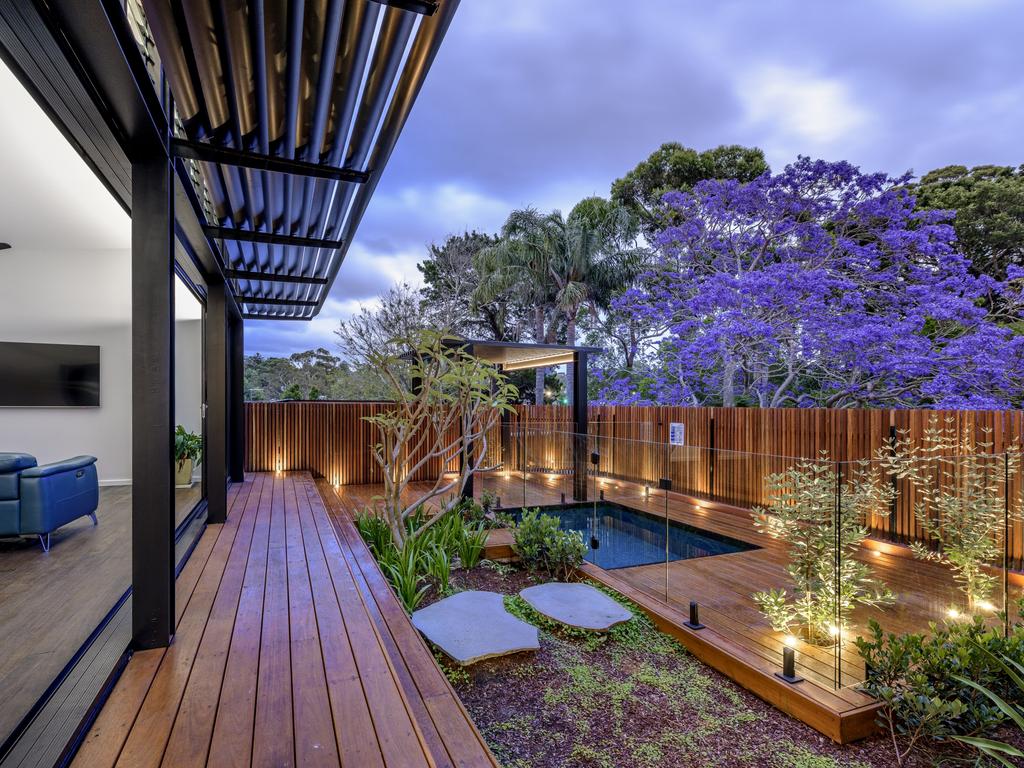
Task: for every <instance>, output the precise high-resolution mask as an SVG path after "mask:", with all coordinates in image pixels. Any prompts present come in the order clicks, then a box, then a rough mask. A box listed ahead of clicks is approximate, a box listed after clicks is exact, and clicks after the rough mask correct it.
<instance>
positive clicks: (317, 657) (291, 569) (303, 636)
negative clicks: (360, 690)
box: [285, 477, 339, 767]
mask: <svg viewBox="0 0 1024 768" xmlns="http://www.w3.org/2000/svg"><path fill="white" fill-rule="evenodd" d="M301 491H302V493H303V494H304V493H305V489H304V488H302V489H301ZM285 511H286V516H285V521H286V526H285V527H286V534H285V538H286V541H287V548H288V616H289V620H290V627H291V660H292V703H293V707H294V716H295V761H296V764H297V765H301V766H311V767H313V766H334V765H337V764H338V762H339V755H338V744H337V740H336V737H335V732H334V718H333V714H332V711H331V702H330V697H329V696H328V695H327V675H326V671H325V669H324V659H323V654H322V652H321V647H320V631H319V627H318V625H317V617H316V611H315V608H314V605H313V591H312V586H311V583H310V573H309V567H308V564H307V558H308V554H307V551H306V545H305V541H304V539H303V533H302V527H301V521H300V519H299V508H298V500H297V498H296V488H295V480H294V479H293V478H292V477H288V478H287V480H286V481H285ZM311 544H313V543H312V542H311ZM315 544H316V545H317V546H318V545H319V542H316V543H315ZM319 586H320V585H318V587H319Z"/></svg>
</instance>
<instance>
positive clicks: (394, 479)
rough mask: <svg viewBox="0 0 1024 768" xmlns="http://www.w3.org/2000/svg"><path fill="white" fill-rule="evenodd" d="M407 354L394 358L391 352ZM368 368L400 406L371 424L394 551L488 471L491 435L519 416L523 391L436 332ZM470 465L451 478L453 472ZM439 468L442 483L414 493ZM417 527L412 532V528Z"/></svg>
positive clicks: (418, 335)
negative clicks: (504, 419) (446, 500)
mask: <svg viewBox="0 0 1024 768" xmlns="http://www.w3.org/2000/svg"><path fill="white" fill-rule="evenodd" d="M393 349H400V350H407V351H406V352H405V353H404V354H394V353H392V352H389V351H388V350H393ZM366 359H367V362H368V363H369V364H370V365H371V366H373V368H374V369H375V370H376V371H377V372H378V374H379V375H380V376H381V378H382V379H383V380H384V381H385V382H386V383H387V385H388V388H389V390H390V395H391V398H392V399H393V400H394V401H395V403H394V406H393V407H391V408H388V409H387V410H386V411H383V412H382V413H378V414H375V415H373V416H366V417H364V419H365V420H366V421H368V422H369V423H370V424H372V425H373V426H374V427H375V428H376V430H377V434H378V438H379V439H378V442H377V443H376V444H374V445H373V446H372V455H373V459H374V461H375V462H376V463H377V464H378V466H380V468H381V470H382V472H383V474H384V494H383V512H384V515H385V518H386V519H387V522H388V525H389V526H390V528H391V534H392V536H393V537H394V541H395V544H396V545H397V546H398V547H399V548H401V547H402V545H403V544H404V542H405V541H406V539H408V538H415V537H416V536H418V535H419V534H420V533H422V532H423V531H424V530H426V529H427V528H429V527H430V526H431V525H433V524H434V523H435V522H436V521H437V520H439V519H441V518H442V517H443V516H442V515H436V516H434V517H433V518H427V519H423V516H420V515H414V513H415V512H416V510H418V509H420V508H422V505H423V504H424V503H426V502H427V501H429V500H430V499H433V498H437V497H438V496H443V495H444V494H447V493H451V492H455V493H461V491H462V489H463V488H464V487H465V485H466V481H467V480H468V479H469V478H470V476H471V475H472V474H473V473H474V472H476V471H478V470H480V469H481V468H483V464H484V461H485V460H486V456H487V434H488V432H489V431H490V430H491V429H492V428H493V427H495V426H496V425H497V424H498V422H499V420H500V418H501V414H502V413H505V412H507V411H510V410H511V409H512V407H513V406H512V405H511V403H512V402H514V401H515V398H516V396H517V392H516V388H515V387H514V386H513V385H511V384H509V383H508V381H507V379H506V378H505V376H504V375H503V374H502V373H501V372H500V371H498V370H497V369H496V368H495V367H494V366H493V365H491V364H489V363H486V362H484V361H483V360H480V359H479V358H477V357H474V356H473V355H471V354H469V353H468V352H466V350H465V349H464V348H463V347H460V346H458V343H457V340H456V339H453V338H451V337H449V336H446V335H445V334H444V333H442V332H439V331H433V330H419V331H413V332H411V333H410V334H409V335H408V336H406V337H401V338H396V339H392V340H391V341H389V343H388V344H387V345H384V348H383V349H369V350H368V351H367V352H366ZM460 455H461V456H462V457H463V460H462V461H461V462H460V463H459V470H458V472H457V473H456V475H455V477H454V478H450V476H449V473H448V472H447V468H448V467H449V465H450V464H452V462H453V461H454V460H456V459H458V458H459V457H460ZM429 466H437V468H438V469H437V478H436V479H435V480H434V481H433V482H432V483H431V485H430V488H429V489H428V490H426V491H424V492H422V493H409V490H410V483H411V482H412V479H413V478H414V477H417V475H418V474H419V473H420V472H421V471H425V470H426V468H427V467H429ZM410 520H413V521H416V524H413V525H410V524H408V521H410Z"/></svg>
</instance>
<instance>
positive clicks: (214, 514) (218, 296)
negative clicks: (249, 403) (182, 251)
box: [204, 281, 230, 523]
mask: <svg viewBox="0 0 1024 768" xmlns="http://www.w3.org/2000/svg"><path fill="white" fill-rule="evenodd" d="M227 300H228V299H227V286H225V285H224V283H223V282H212V281H211V282H210V283H209V284H208V285H207V289H206V456H205V457H204V459H205V463H206V497H207V503H208V507H207V514H208V517H207V522H209V523H223V522H224V521H225V520H227V517H228V487H227V486H228V442H229V438H228V434H229V433H228V392H229V385H228V378H229V376H228V353H229V346H230V345H229V343H228V308H227Z"/></svg>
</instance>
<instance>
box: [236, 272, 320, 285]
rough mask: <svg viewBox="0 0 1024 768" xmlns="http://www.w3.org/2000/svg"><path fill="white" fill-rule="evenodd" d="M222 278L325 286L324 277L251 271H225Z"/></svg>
mask: <svg viewBox="0 0 1024 768" xmlns="http://www.w3.org/2000/svg"><path fill="white" fill-rule="evenodd" d="M224 277H227V278H230V279H231V280H263V281H264V282H267V283H302V284H303V285H327V278H326V277H308V276H307V275H279V274H277V273H276V272H259V271H257V270H253V269H225V270H224Z"/></svg>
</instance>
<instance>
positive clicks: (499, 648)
mask: <svg viewBox="0 0 1024 768" xmlns="http://www.w3.org/2000/svg"><path fill="white" fill-rule="evenodd" d="M412 623H413V626H415V627H416V629H418V630H419V631H420V632H422V633H423V634H424V635H426V637H427V639H428V640H430V642H432V643H433V644H434V645H436V646H437V647H438V648H440V649H441V650H442V651H444V652H445V653H446V654H448V655H449V656H451V657H452V658H453V659H454V660H455V661H457V662H458V663H459V664H462V665H464V666H465V665H467V664H473V663H475V662H477V661H481V660H483V659H491V658H494V657H495V656H505V655H507V654H510V653H520V652H522V651H536V650H537V649H538V648H540V638H539V636H538V634H537V628H536V627H534V626H533V625H531V624H527V623H526V622H525V621H522V620H521V619H517V618H516V617H515V616H513V615H512V614H511V613H509V612H508V611H506V610H505V601H504V600H503V599H502V596H501V595H499V594H497V593H496V592H479V591H475V590H474V591H470V592H459V593H458V594H455V595H452V596H451V597H446V598H445V599H444V600H439V601H438V602H436V603H434V604H433V605H430V606H427V607H426V608H421V609H420V610H418V611H416V612H415V613H413V615H412Z"/></svg>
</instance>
